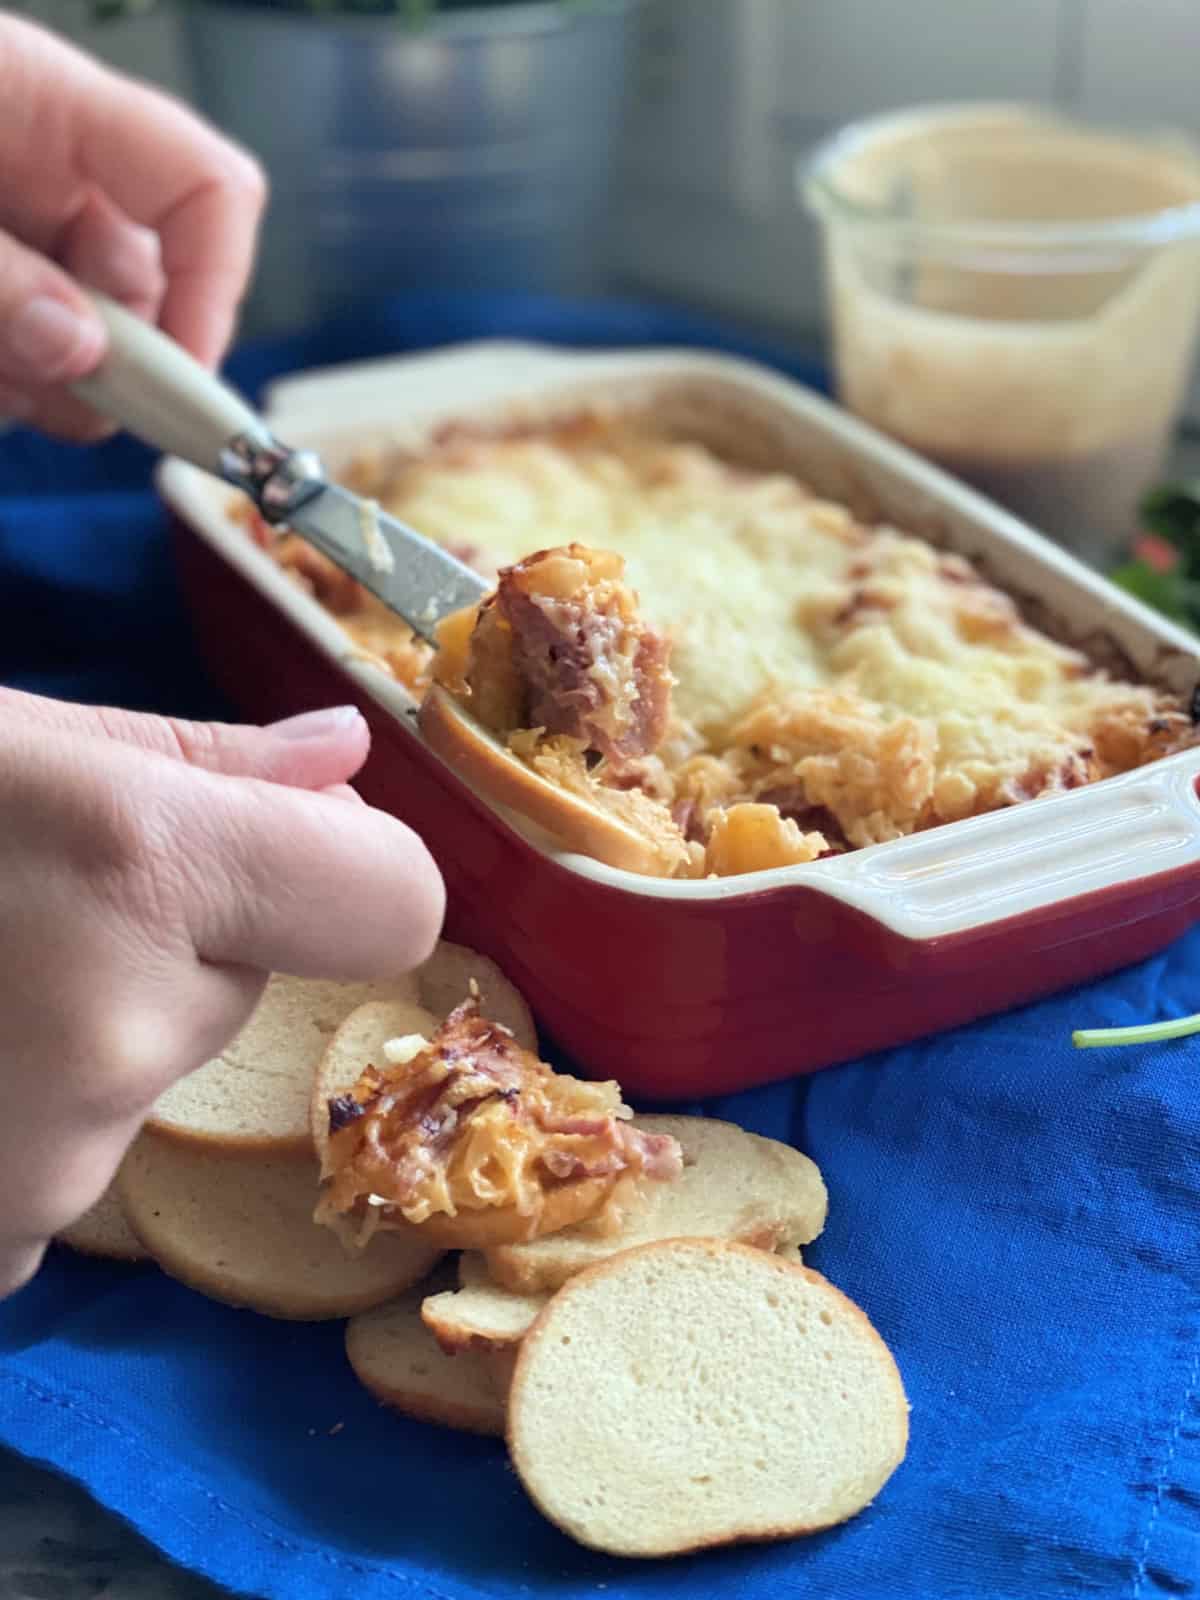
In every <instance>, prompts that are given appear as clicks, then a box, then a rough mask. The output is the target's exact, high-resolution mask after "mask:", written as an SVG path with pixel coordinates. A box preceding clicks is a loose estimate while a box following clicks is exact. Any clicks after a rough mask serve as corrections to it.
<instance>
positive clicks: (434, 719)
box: [419, 684, 675, 876]
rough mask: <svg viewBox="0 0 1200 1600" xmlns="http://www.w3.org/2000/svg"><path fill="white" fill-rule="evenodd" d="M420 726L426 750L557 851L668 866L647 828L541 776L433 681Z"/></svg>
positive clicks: (629, 867) (633, 868)
mask: <svg viewBox="0 0 1200 1600" xmlns="http://www.w3.org/2000/svg"><path fill="white" fill-rule="evenodd" d="M419 723H420V728H421V733H422V736H423V737H424V740H425V743H426V744H427V745H428V746H429V748H430V749H431V750H433V751H434V752H435V753H436V754H437V755H439V756H440V757H441V758H442V760H443V761H444V762H446V764H447V766H449V767H452V768H453V769H454V771H455V772H456V773H457V774H458V775H459V777H460V778H462V779H463V780H464V781H465V782H466V783H467V784H468V785H469V786H470V787H471V788H472V789H474V790H475V792H476V793H477V794H479V795H481V796H482V797H483V798H484V799H485V800H488V801H490V802H491V803H492V804H493V805H500V806H506V807H507V808H508V809H509V810H510V811H515V812H517V813H518V814H519V815H521V816H523V817H528V818H529V820H530V821H531V822H534V823H536V824H537V826H538V827H540V828H544V829H545V830H546V832H547V833H549V834H551V835H553V837H554V839H555V841H556V842H557V844H558V845H559V847H560V848H561V849H563V850H572V851H576V852H578V853H579V854H580V855H585V856H592V857H594V858H595V859H596V860H597V861H603V862H606V863H607V865H608V866H610V867H622V868H624V870H625V871H626V872H639V873H644V874H649V875H652V876H661V875H662V874H663V873H664V872H669V871H670V870H671V868H672V866H673V865H674V864H675V863H674V859H673V858H672V857H671V856H670V852H669V850H666V851H665V850H664V846H663V844H662V843H661V842H660V841H659V840H658V839H656V838H655V836H654V834H653V832H652V831H640V830H639V829H637V828H635V827H632V826H630V825H629V824H628V823H627V822H625V821H624V820H623V819H622V818H621V817H619V816H617V815H615V814H614V813H612V812H609V811H603V810H601V808H600V807H599V806H598V805H596V804H593V803H592V802H591V801H590V800H588V799H587V798H585V797H584V796H582V795H576V794H572V793H571V792H570V791H569V790H567V789H564V788H560V787H559V785H558V784H555V783H551V782H550V781H549V780H548V779H546V778H543V777H542V776H541V775H540V774H539V773H537V772H535V771H534V770H533V768H532V767H530V766H527V765H526V763H525V762H524V761H521V760H520V759H518V757H517V756H515V755H513V753H512V752H511V750H508V749H507V748H506V747H505V746H504V745H503V744H501V742H500V740H499V739H497V738H496V737H495V735H494V734H492V733H490V732H489V731H488V730H487V729H486V728H485V727H484V726H483V725H482V724H481V723H479V722H477V721H476V720H475V718H474V717H472V716H470V715H469V714H468V713H467V712H466V711H464V710H463V708H462V707H461V706H460V705H459V704H458V702H457V701H456V700H455V699H454V698H453V697H452V696H451V695H449V694H447V692H446V691H445V689H443V688H441V687H440V686H439V685H437V684H433V685H431V686H430V688H429V689H428V690H427V691H426V694H425V698H424V700H423V701H422V703H421V711H420V716H419Z"/></svg>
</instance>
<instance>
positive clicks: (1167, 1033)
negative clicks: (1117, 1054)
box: [1071, 1014, 1200, 1050]
mask: <svg viewBox="0 0 1200 1600" xmlns="http://www.w3.org/2000/svg"><path fill="white" fill-rule="evenodd" d="M1189 1033H1200V1014H1197V1015H1196V1016H1192V1017H1176V1018H1175V1019H1174V1021H1173V1022H1141V1023H1139V1024H1138V1025H1137V1026H1136V1027H1134V1028H1076V1030H1075V1032H1074V1033H1073V1034H1072V1035H1071V1043H1072V1044H1073V1045H1074V1046H1075V1048H1076V1049H1077V1050H1095V1049H1098V1048H1102V1047H1103V1046H1105V1045H1113V1044H1157V1043H1158V1042H1159V1040H1160V1039H1182V1038H1183V1037H1184V1036H1185V1035H1186V1034H1189Z"/></svg>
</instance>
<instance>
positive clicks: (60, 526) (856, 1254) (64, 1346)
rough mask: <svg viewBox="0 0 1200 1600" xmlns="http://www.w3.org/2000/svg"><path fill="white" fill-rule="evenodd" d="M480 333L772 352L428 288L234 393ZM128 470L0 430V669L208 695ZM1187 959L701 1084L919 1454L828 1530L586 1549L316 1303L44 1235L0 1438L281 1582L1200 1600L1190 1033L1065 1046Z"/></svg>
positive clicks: (1197, 960)
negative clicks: (659, 1557)
mask: <svg viewBox="0 0 1200 1600" xmlns="http://www.w3.org/2000/svg"><path fill="white" fill-rule="evenodd" d="M489 332H494V333H503V334H509V335H512V334H527V335H529V336H532V337H543V338H553V339H559V340H562V341H564V342H571V343H577V344H622V343H631V342H634V343H636V342H659V343H664V342H676V343H696V342H700V343H708V344H720V345H722V346H724V347H725V348H729V349H742V350H747V351H748V352H749V353H752V354H763V353H764V352H761V351H756V350H755V349H754V348H753V346H750V345H748V344H747V343H746V341H744V340H741V339H739V338H738V337H737V336H736V335H733V334H730V333H729V332H727V331H725V330H721V329H713V328H710V327H708V326H707V325H702V324H697V323H695V322H693V321H691V320H690V319H684V318H679V317H675V316H671V315H668V314H667V313H665V312H660V311H658V310H655V309H654V308H641V307H636V306H621V305H615V306H614V305H608V306H578V305H575V306H571V305H561V304H556V303H555V304H550V303H546V302H535V301H517V300H512V299H504V300H493V299H489V300H484V301H480V300H451V299H446V298H435V297H427V298H424V299H422V300H419V301H412V300H409V301H406V302H404V303H403V304H401V305H393V306H390V307H386V308H383V309H382V310H381V311H380V312H379V313H378V314H374V315H372V316H370V317H366V316H364V317H363V318H361V319H359V321H358V322H357V323H356V325H355V326H354V327H353V328H342V329H334V330H329V329H326V330H323V331H322V332H319V333H316V334H313V335H312V336H310V337H308V338H305V339H299V340H294V341H287V342H283V343H276V344H273V345H269V346H268V345H260V346H257V347H253V348H247V349H245V350H243V351H242V352H241V353H240V354H239V357H238V358H237V360H236V361H235V363H234V366H233V372H234V375H235V376H236V378H237V379H238V380H239V381H240V382H241V383H242V384H243V386H244V387H245V388H247V389H248V390H249V391H250V392H253V391H254V390H255V389H256V388H257V387H258V385H259V384H260V383H261V382H262V381H263V379H265V378H266V377H268V376H271V375H273V374H274V373H275V372H278V371H282V370H285V369H286V368H291V367H296V366H301V365H309V364H311V363H313V362H316V361H329V360H335V359H338V360H345V359H350V358H352V357H355V356H359V355H366V354H375V353H378V352H380V351H383V350H388V349H396V348H402V347H410V346H417V345H429V344H435V343H440V342H445V341H448V340H452V339H457V338H464V337H475V336H478V335H480V334H483V333H489ZM766 354H768V355H769V354H770V352H766ZM779 364H781V365H783V366H785V367H786V368H787V369H788V370H792V371H794V372H798V373H799V374H800V375H802V376H809V377H810V378H815V377H816V376H817V375H813V374H804V373H803V372H802V370H801V369H800V368H798V367H796V366H795V365H792V364H789V363H787V362H781V363H779ZM147 466H148V460H147V457H146V456H145V454H144V453H143V452H141V451H140V450H138V449H137V448H136V447H134V446H132V445H130V444H128V443H118V444H114V445H112V446H109V447H107V448H106V449H104V450H100V451H94V452H90V453H89V452H77V451H72V450H69V449H67V448H65V447H60V446H54V445H49V444H46V443H44V442H40V441H36V440H33V439H31V438H29V437H27V436H25V435H22V434H12V435H10V436H8V437H7V438H6V439H0V680H3V681H7V682H10V683H19V684H22V685H26V686H28V687H30V688H35V689H41V690H44V691H47V692H50V693H54V694H61V695H69V696H74V697H78V698H83V699H89V700H110V701H120V702H123V703H125V704H129V705H136V706H142V707H150V708H160V709H166V710H172V711H179V712H184V713H187V714H192V715H220V714H222V712H223V711H225V710H226V709H227V708H225V707H223V706H222V704H221V702H220V699H219V697H218V696H217V695H216V694H215V693H214V691H213V690H212V689H211V687H210V686H209V685H208V684H207V682H206V681H205V678H204V675H203V673H202V671H201V669H200V667H199V665H198V662H197V660H196V658H195V656H194V654H193V653H192V650H191V647H190V645H189V644H188V643H187V632H186V624H185V619H184V617H183V614H182V610H181V606H180V602H179V599H178V596H177V594H176V591H175V587H174V583H173V579H172V574H171V570H170V565H169V560H168V556H167V553H166V550H165V545H164V538H163V523H162V518H161V515H160V513H159V511H158V510H157V509H156V507H155V505H154V502H153V500H152V498H151V497H150V495H149V494H148V492H147V489H146V472H147ZM1198 966H1200V930H1198V931H1197V932H1196V933H1194V934H1191V935H1188V936H1187V937H1185V938H1184V939H1182V940H1180V941H1179V942H1178V943H1177V944H1176V945H1175V946H1174V947H1173V948H1172V949H1170V950H1169V951H1167V952H1166V953H1165V954H1163V955H1161V956H1158V957H1156V958H1155V959H1153V960H1151V961H1148V962H1145V963H1143V964H1142V965H1141V966H1138V967H1135V968H1133V969H1131V970H1129V971H1127V972H1125V973H1122V974H1121V975H1119V976H1118V977H1116V978H1112V979H1109V980H1107V981H1105V982H1104V983H1099V984H1095V985H1092V986H1089V987H1086V988H1083V989H1080V990H1077V991H1075V992H1073V993H1070V994H1066V995H1063V996H1060V997H1058V998H1056V999H1054V1000H1051V1001H1048V1002H1045V1003H1043V1004H1041V1005H1037V1006H1033V1007H1029V1008H1027V1009H1025V1010H1022V1011H1018V1012H1014V1013H1011V1014H1009V1015H1006V1016H1003V1017H999V1018H996V1019H993V1020H991V1021H987V1022H984V1023H980V1024H978V1025H976V1026H973V1027H970V1028H964V1029H960V1030H958V1031H957V1032H954V1033H950V1034H946V1035H943V1036H942V1037H940V1038H937V1039H933V1040H929V1041H927V1042H925V1043H922V1044H918V1045H914V1046H910V1047H907V1048H905V1049H900V1050H894V1051H889V1052H886V1053H884V1054H882V1055H880V1056H878V1057H876V1058H874V1059H871V1060H868V1061H862V1062H857V1063H854V1064H851V1065H849V1066H846V1067H842V1068H840V1069H837V1070H834V1071H830V1072H826V1073H822V1074H820V1075H818V1076H817V1077H815V1078H812V1079H809V1080H802V1081H800V1082H797V1083H794V1084H786V1085H779V1086H776V1087H774V1088H771V1089H765V1090H759V1091H755V1092H749V1093H745V1094H742V1095H736V1096H732V1097H727V1098H725V1099H722V1100H718V1101H714V1102H711V1103H710V1104H707V1105H705V1106H704V1107H703V1108H702V1109H704V1110H707V1111H710V1112H711V1113H713V1114H714V1115H718V1116H723V1117H729V1118H732V1119H733V1120H735V1121H738V1122H740V1123H742V1124H743V1125H744V1126H746V1127H748V1128H751V1129H753V1130H755V1131H757V1132H760V1133H764V1134H769V1135H772V1136H773V1137H775V1138H778V1139H786V1140H791V1141H793V1142H794V1143H795V1144H797V1145H798V1146H799V1147H800V1148H802V1149H804V1150H807V1151H808V1152H809V1153H810V1154H811V1155H812V1156H813V1157H814V1158H815V1159H816V1160H817V1161H818V1162H819V1163H820V1166H821V1168H822V1170H823V1171H824V1173H825V1175H826V1178H827V1180H828V1184H829V1193H830V1207H829V1225H828V1227H827V1229H826V1231H825V1233H824V1235H823V1236H822V1238H821V1239H820V1240H819V1241H818V1242H817V1243H816V1244H814V1245H813V1246H812V1247H811V1249H809V1250H807V1251H806V1252H805V1254H806V1259H807V1260H808V1261H809V1262H810V1264H811V1265H813V1266H815V1267H816V1268H818V1269H819V1270H820V1271H822V1272H824V1273H825V1274H826V1275H827V1276H828V1277H830V1278H831V1279H832V1280H833V1281H834V1282H835V1283H837V1284H838V1285H839V1286H840V1287H841V1288H843V1289H844V1290H845V1291H846V1292H847V1293H848V1294H850V1295H851V1296H852V1297H853V1298H854V1299H855V1300H857V1301H858V1302H859V1303H860V1304H861V1305H862V1306H863V1307H864V1308H865V1309H866V1311H867V1312H868V1314H869V1315H870V1317H871V1318H872V1320H873V1321H874V1323H875V1324H876V1326H877V1327H878V1328H879V1330H880V1332H881V1333H882V1334H883V1336H884V1338H885V1339H886V1340H887V1342H888V1343H889V1344H890V1345H891V1347H892V1349H893V1350H894V1351H895V1353H896V1356H897V1359H898V1361H899V1364H900V1367H901V1370H902V1373H903V1376H904V1380H905V1384H906V1386H907V1390H908V1394H909V1398H910V1400H911V1402H912V1442H911V1448H910V1453H909V1457H908V1460H907V1461H906V1463H905V1464H904V1465H903V1466H902V1467H901V1468H900V1470H899V1471H898V1472H897V1473H896V1475H895V1477H894V1478H893V1479H892V1481H891V1482H890V1483H889V1484H888V1485H887V1486H886V1488H885V1489H884V1490H883V1492H882V1494H881V1495H880V1497H879V1499H878V1502H877V1503H876V1504H875V1505H874V1506H872V1507H871V1508H870V1509H868V1510H867V1511H866V1512H865V1513H863V1514H862V1515H861V1516H860V1517H858V1518H857V1519H855V1520H854V1521H853V1522H851V1523H850V1524H848V1525H847V1526H846V1527H845V1528H842V1529H839V1530H836V1531H834V1532H831V1533H828V1534H824V1535H822V1536H820V1537H818V1538H815V1539H811V1540H807V1541H802V1542H798V1543H792V1544H786V1545H781V1546H776V1547H762V1548H743V1549H736V1550H731V1551H722V1552H717V1553H714V1554H710V1555H705V1556H698V1557H690V1558H686V1559H683V1560H679V1561H676V1562H669V1563H660V1564H653V1563H622V1562H616V1561H611V1560H608V1559H605V1558H603V1557H601V1556H597V1555H594V1554H590V1553H588V1552H586V1551H583V1550H581V1549H579V1548H577V1547H576V1546H574V1545H573V1544H571V1543H570V1542H569V1541H568V1540H567V1539H565V1538H563V1537H561V1536H560V1535H559V1534H558V1533H557V1532H555V1530H554V1529H553V1528H551V1527H550V1526H549V1525H548V1524H547V1523H545V1522H543V1521H542V1520H541V1518H540V1517H539V1516H538V1515H537V1513H536V1512H535V1511H534V1510H533V1509H532V1507H531V1506H530V1505H529V1503H528V1502H527V1501H526V1499H525V1497H524V1495H523V1494H522V1492H521V1489H520V1486H519V1484H518V1482H517V1480H516V1478H515V1477H514V1476H513V1474H512V1472H511V1471H510V1470H509V1469H508V1467H507V1465H506V1462H505V1457H504V1451H503V1448H502V1447H501V1446H500V1445H499V1444H497V1443H492V1442H487V1441H479V1440H475V1439H471V1438H467V1437H464V1436H458V1435H454V1434H450V1433H447V1432H442V1431H439V1430H437V1429H433V1428H428V1427H425V1426H423V1425H420V1424H416V1423H409V1422H406V1421H403V1420H401V1419H398V1418H396V1417H394V1416H391V1415H389V1414H388V1413H386V1412H384V1411H381V1410H380V1409H379V1408H377V1407H376V1405H375V1404H374V1403H373V1402H372V1401H371V1400H370V1399H369V1398H368V1397H367V1395H366V1394H365V1393H364V1392H363V1391H361V1390H360V1389H359V1388H358V1386H357V1384H356V1383H355V1382H354V1380H353V1379H352V1377H351V1376H350V1374H349V1372H348V1369H347V1367H346V1364H345V1361H344V1358H343V1354H342V1344H341V1330H340V1327H338V1326H314V1327H294V1326H285V1325H282V1324H276V1323H271V1322H268V1321H265V1320H263V1319H260V1318H257V1317H254V1316H252V1315H250V1314H247V1313H241V1312H235V1311H231V1310H228V1309H226V1308H224V1307H221V1306H217V1305H213V1304H211V1303H209V1302H207V1301H205V1300H203V1299H201V1298H200V1297H199V1296H197V1295H194V1294H191V1293H189V1292H188V1291H187V1290H186V1289H183V1288H181V1287H180V1286H179V1285H177V1284H174V1283H172V1282H171V1281H170V1280H169V1279H167V1278H165V1277H162V1276H160V1275H158V1274H157V1273H155V1272H154V1271H152V1270H146V1269H140V1268H133V1269H126V1268H117V1267H111V1266H107V1265H104V1264H99V1263H92V1262H87V1261H83V1260H79V1259H74V1258H71V1257H69V1256H67V1255H65V1254H57V1253H56V1254H54V1255H52V1256H51V1258H50V1259H49V1260H48V1261H47V1263H46V1266H45V1268H44V1269H43V1271H42V1272H41V1274H40V1275H39V1277H38V1278H37V1279H36V1280H35V1282H34V1283H33V1284H32V1285H31V1286H30V1287H29V1288H28V1289H26V1290H25V1291H24V1292H22V1293H21V1294H20V1295H18V1296H17V1297H16V1298H15V1299H13V1300H12V1301H10V1302H9V1303H8V1304H7V1305H5V1306H4V1307H2V1308H0V1440H2V1441H3V1442H4V1443H6V1444H8V1445H11V1446H12V1447H14V1448H15V1449H17V1450H19V1451H23V1452H24V1453H25V1454H27V1455H28V1456H30V1457H32V1458H35V1459H37V1460H39V1461H43V1462H48V1463H50V1464H52V1465H53V1466H55V1467H57V1468H59V1469H61V1470H62V1471H63V1472H66V1473H68V1474H70V1475H71V1476H72V1477H74V1478H76V1479H78V1480H79V1481H80V1482H81V1483H83V1484H84V1485H86V1486H87V1488H89V1489H90V1490H91V1491H92V1493H93V1494H95V1495H96V1496H97V1497H98V1498H99V1499H100V1500H101V1501H103V1502H104V1503H105V1504H106V1505H108V1506H110V1507H112V1508H113V1509H114V1510H115V1511H117V1512H119V1513H121V1514H122V1515H124V1516H126V1517H127V1518H129V1520H130V1521H131V1522H132V1523H133V1524H134V1525H135V1526H136V1527H137V1528H139V1529H140V1530H141V1531H142V1532H143V1533H144V1534H145V1535H147V1536H148V1537H149V1538H150V1539H151V1540H153V1541H154V1542H155V1543H156V1544H157V1545H159V1546H160V1547H161V1548H162V1549H163V1550H164V1551H165V1552H167V1553H168V1554H169V1555H170V1556H172V1557H173V1558H174V1559H176V1560H177V1561H180V1562H182V1563H184V1564H186V1565H187V1566H189V1567H192V1568H194V1569H195V1570H197V1571H199V1572H202V1573H205V1574H206V1575H208V1576H209V1577H211V1578H214V1579H216V1580H217V1581H219V1582H221V1583H223V1584H226V1585H228V1586H230V1587H231V1588H234V1589H238V1590H242V1591H247V1592H251V1593H256V1594H262V1595H270V1596H281V1597H284V1596H286V1597H287V1600H308V1597H310V1596H311V1597H317V1596H342V1595H345V1596H353V1597H354V1600H405V1597H410V1596H411V1597H425V1600H460V1597H461V1600H465V1597H475V1596H485V1595H486V1596H497V1597H504V1600H518V1597H526V1596H532V1597H539V1600H551V1597H554V1600H567V1597H571V1600H576V1597H579V1600H582V1597H584V1596H587V1597H588V1600H598V1596H601V1595H602V1596H603V1597H604V1600H616V1597H617V1596H626V1595H628V1596H643V1597H645V1600H668V1597H684V1596H687V1597H692V1596H696V1597H700V1596H706V1595H709V1594H711V1593H715V1592H719V1593H722V1594H728V1595H730V1596H736V1597H739V1600H760V1597H761V1600H780V1597H785V1596H791V1595H797V1596H800V1595H803V1596H813V1597H829V1600H950V1597H971V1600H993V1597H996V1600H998V1597H1001V1596H1012V1597H1014V1600H1036V1597H1041V1596H1046V1597H1050V1596H1054V1597H1058V1596H1064V1597H1065V1596H1068V1595H1069V1596H1076V1595H1079V1594H1090V1595H1103V1596H1114V1597H1115V1596H1121V1597H1125V1600H1151V1597H1153V1596H1165V1595H1171V1596H1174V1595H1182V1594H1189V1593H1194V1592H1196V1591H1197V1590H1198V1589H1200V1240H1198V1232H1200V1134H1198V1127H1200V1073H1198V1070H1197V1068H1198V1058H1200V1046H1198V1045H1197V1044H1196V1043H1195V1042H1194V1041H1191V1040H1183V1041H1179V1042H1178V1043H1175V1044H1171V1045H1165V1046H1159V1047H1150V1048H1131V1049H1124V1050H1119V1051H1094V1052H1079V1051H1075V1050H1073V1049H1072V1047H1071V1044H1070V1031H1071V1029H1072V1027H1073V1026H1078V1025H1080V1024H1096V1025H1099V1024H1120V1023H1127V1022H1133V1021H1138V1020H1144V1019H1147V1018H1153V1017H1158V1016H1174V1015H1177V1014H1182V1013H1185V1012H1189V1011H1193V1010H1196V1009H1200V979H1198V978H1197V976H1196V972H1197V968H1198ZM798 1025H799V1026H803V1019H799V1021H798ZM0 1094H2V1089H0ZM695 1109H701V1108H695ZM339 1424H340V1426H339ZM628 1425H629V1427H630V1428H631V1429H633V1428H636V1427H637V1426H638V1419H637V1418H636V1417H631V1418H630V1419H629V1424H628Z"/></svg>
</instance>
